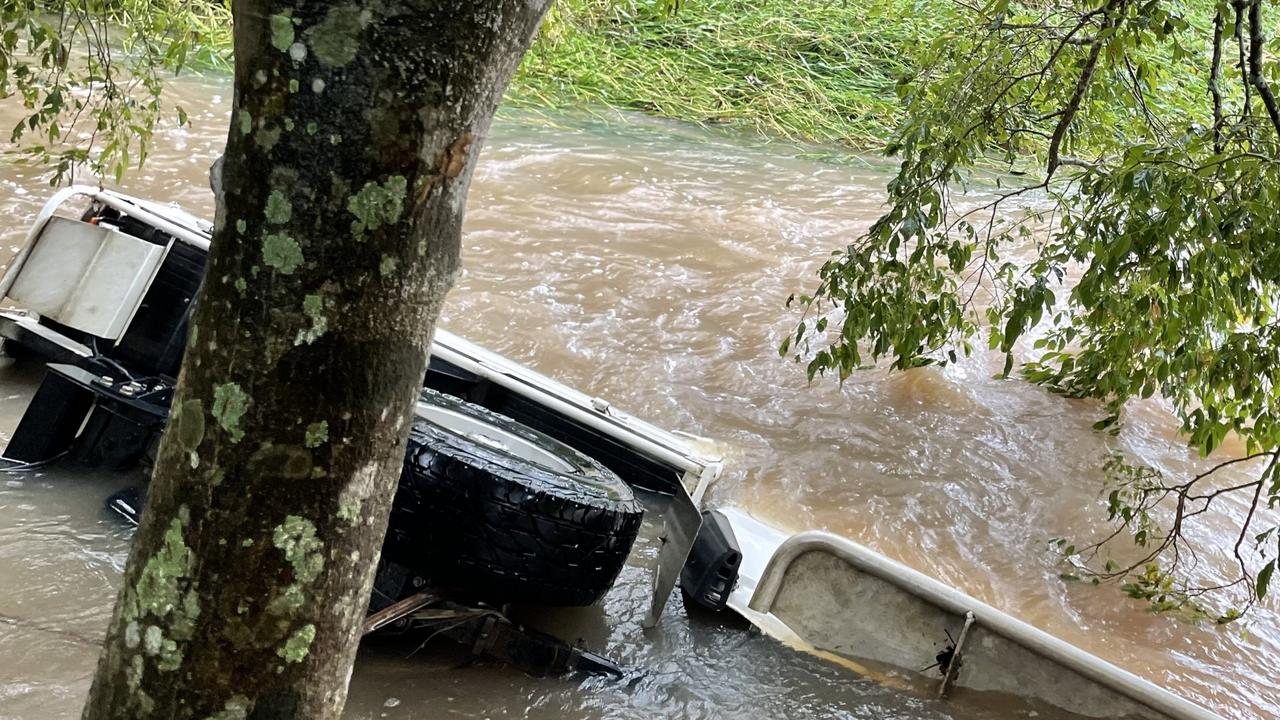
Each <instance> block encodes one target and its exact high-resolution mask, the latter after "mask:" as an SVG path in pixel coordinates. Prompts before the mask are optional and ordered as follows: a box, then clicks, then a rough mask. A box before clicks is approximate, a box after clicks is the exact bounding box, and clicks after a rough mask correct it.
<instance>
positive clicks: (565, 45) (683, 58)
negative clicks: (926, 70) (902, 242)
mask: <svg viewBox="0 0 1280 720" xmlns="http://www.w3.org/2000/svg"><path fill="white" fill-rule="evenodd" d="M669 2H670V0H665V1H664V0H658V2H657V3H656V4H655V3H652V2H643V1H641V2H629V1H627V0H559V1H558V4H557V5H556V6H555V8H554V9H553V10H552V14H551V16H550V17H549V18H548V20H547V23H546V25H545V26H544V28H543V32H542V34H541V35H540V37H539V39H538V40H537V42H536V43H535V45H534V47H533V49H532V50H531V51H530V52H529V54H528V55H527V56H526V58H525V60H524V65H523V66H522V68H521V71H520V74H519V75H518V76H517V79H516V81H515V83H514V85H513V87H512V90H511V92H510V93H509V94H508V101H509V102H512V103H514V104H516V105H525V106H544V107H545V106H564V105H570V104H582V103H587V104H599V105H607V106H610V107H616V108H629V109H634V110H640V111H644V112H650V113H654V114H658V115H662V116H665V117H670V118H676V119H679V120H686V121H691V122H696V123H705V124H725V125H732V126H736V127H740V128H742V129H745V130H750V131H755V132H759V133H762V134H765V135H772V136H781V137H784V138H788V139H793V140H805V141H815V142H820V143H835V144H840V145H845V146H849V147H855V148H866V147H873V146H876V145H878V144H880V142H881V141H882V139H883V138H885V137H886V136H888V134H889V133H890V131H891V130H892V129H893V127H894V125H895V124H896V122H897V119H898V114H899V112H900V107H899V104H898V100H897V96H896V95H895V91H894V90H895V86H896V84H897V81H898V80H899V78H901V77H902V76H904V75H905V74H907V73H909V72H911V70H912V67H913V62H912V58H913V50H914V48H916V47H918V46H921V45H924V44H927V43H929V42H930V41H932V40H933V39H934V38H935V37H937V35H938V34H939V33H940V32H942V31H943V30H945V29H946V27H947V23H948V20H949V19H952V18H953V15H954V12H955V5H954V4H953V3H952V2H949V0H847V1H845V2H840V1H839V0H825V1H824V0H745V1H744V0H686V1H685V2H684V3H682V5H681V7H680V8H679V9H678V11H677V12H675V13H670V12H668V9H669V8H668V5H669Z"/></svg>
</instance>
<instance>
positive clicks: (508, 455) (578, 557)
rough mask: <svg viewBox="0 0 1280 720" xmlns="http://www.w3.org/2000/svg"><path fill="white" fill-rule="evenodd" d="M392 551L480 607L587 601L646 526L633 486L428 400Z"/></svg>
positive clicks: (485, 416)
mask: <svg viewBox="0 0 1280 720" xmlns="http://www.w3.org/2000/svg"><path fill="white" fill-rule="evenodd" d="M418 408H419V412H418V420H417V421H416V422H415V423H414V426H413V430H412V431H411V433H410V436H409V447H408V451H407V454H406V458H405V464H404V472H403V473H402V474H401V476H400V487H399V490H398V491H397V493H396V498H395V503H394V505H393V507H392V510H391V522H390V526H389V529H388V532H387V542H386V545H385V546H384V549H383V552H384V554H385V556H386V557H388V558H389V559H391V560H392V561H394V562H397V563H400V564H402V565H404V566H406V567H408V568H410V570H411V571H412V572H414V573H419V574H422V575H424V576H425V577H427V578H429V580H430V581H431V582H432V583H433V584H437V585H441V586H451V587H455V588H459V589H461V590H464V591H466V592H468V593H472V594H474V595H475V596H476V597H477V598H478V599H483V600H489V601H497V602H508V601H509V602H516V603H519V604H524V605H590V604H592V603H594V602H596V601H597V600H599V599H600V598H601V597H602V596H603V595H604V594H605V592H606V591H608V589H609V588H610V587H611V586H612V585H613V582H614V580H616V579H617V577H618V572H619V571H620V570H621V569H622V566H623V564H624V563H625V562H626V559H627V554H628V553H629V552H630V551H631V546H632V544H633V543H634V542H635V539H636V534H637V533H638V532H639V530H640V520H641V517H642V515H643V510H642V509H641V507H640V504H639V503H638V502H637V501H636V498H635V495H634V493H632V491H631V488H630V487H628V486H627V484H626V483H624V482H623V481H622V480H620V479H619V478H618V477H617V476H616V475H614V474H613V472H611V471H610V470H608V469H606V468H605V467H604V466H603V465H601V464H600V463H598V462H596V461H595V460H593V459H591V458H589V457H587V456H586V455H583V454H582V453H580V452H578V451H577V450H574V449H573V448H571V447H569V446H567V445H565V444H563V443H561V442H559V441H557V440H554V439H552V438H550V437H547V436H546V435H543V434H542V433H540V432H537V431H535V430H532V429H530V428H528V427H526V426H524V425H521V424H519V423H517V422H515V421H514V420H511V419H509V418H506V417H503V416H502V415H497V414H495V413H492V412H490V411H488V410H485V409H484V408H482V407H479V406H477V405H473V404H471V403H467V402H464V401H462V400H458V399H456V398H453V397H451V396H448V395H442V394H440V393H437V392H435V391H433V390H425V391H423V393H422V398H421V402H420V403H419V405H418Z"/></svg>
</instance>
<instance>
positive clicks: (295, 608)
mask: <svg viewBox="0 0 1280 720" xmlns="http://www.w3.org/2000/svg"><path fill="white" fill-rule="evenodd" d="M548 4H549V0H368V1H366V2H352V3H347V4H342V3H330V2H307V1H305V0H304V1H301V2H295V3H289V2H282V1H275V2H271V1H268V0H237V2H236V3H235V7H234V11H235V23H236V27H235V50H236V75H235V107H234V110H233V116H232V124H231V131H230V137H229V138H228V142H227V150H226V154H225V156H224V158H225V161H224V163H223V168H222V173H221V175H222V179H221V187H222V192H221V193H220V197H219V199H218V212H217V228H216V231H215V234H214V242H213V248H212V252H211V256H210V261H209V267H208V271H207V274H206V277H205V283H204V288H203V291H202V294H201V296H200V298H199V300H198V303H199V304H198V308H197V310H196V313H195V319H194V322H193V324H192V327H191V335H190V338H189V341H188V350H187V355H186V360H185V362H184V365H183V369H182V374H181V378H180V380H179V383H178V392H177V397H176V399H175V400H174V403H173V411H172V414H171V422H170V425H169V430H168V432H167V433H166V434H165V438H164V441H163V443H162V445H161V449H160V456H159V459H158V462H157V464H156V470H155V476H154V478H153V480H152V483H151V491H150V498H149V501H148V505H147V509H146V512H145V513H144V515H143V519H142V526H141V527H140V528H139V530H138V533H137V536H136V538H135V539H134V545H133V550H132V552H131V554H130V556H129V562H128V566H127V568H126V570H125V578H124V583H123V587H122V588H121V590H120V594H119V597H118V598H117V600H116V609H115V614H114V617H113V618H112V621H111V627H110V630H109V632H108V635H107V639H106V645H105V648H104V651H103V654H102V658H101V660H100V662H99V666H98V672H97V676H96V678H95V679H94V683H93V689H92V690H91V692H90V695H89V700H88V703H87V705H86V707H85V712H84V717H85V718H87V719H90V720H98V719H100V718H121V719H123V718H129V719H132V718H146V717H157V718H217V719H218V720H244V719H246V718H263V719H266V718H272V719H274V718H308V719H313V718H336V717H337V716H338V715H339V713H340V712H341V709H342V706H343V703H344V701H345V699H346V687H347V680H348V678H349V676H350V671H351V665H352V662H353V660H354V656H355V650H356V645H357V642H358V638H359V625H360V621H361V620H362V618H363V617H364V615H365V612H366V608H367V598H368V596H369V592H370V586H371V584H372V580H373V570H374V566H375V564H376V562H377V558H378V552H379V548H380V546H381V543H382V538H383V534H384V532H385V530H386V521H387V513H388V509H389V507H390V503H391V497H392V495H393V493H394V490H395V486H396V481H397V479H398V477H399V474H400V467H401V463H402V462H403V455H404V443H405V437H406V434H407V432H408V424H409V422H410V419H411V417H412V411H413V407H414V399H415V398H416V396H417V391H418V389H419V388H420V386H421V383H422V378H423V374H424V371H425V368H426V361H427V353H428V350H429V346H430V339H431V336H432V331H433V328H434V325H435V321H436V318H437V316H438V314H439V311H440V307H441V303H442V302H443V300H444V296H445V293H446V292H447V291H448V289H449V287H450V286H451V284H452V282H453V278H454V276H455V274H456V273H457V270H458V267H459V258H458V255H459V232H460V225H461V222H462V211H463V204H464V200H465V198H466V194H467V186H468V183H469V180H470V177H471V174H472V169H473V167H474V165H475V160H476V156H477V155H478V154H479V150H480V146H481V143H482V141H483V139H484V136H485V134H486V132H487V131H488V127H489V122H490V120H491V118H492V115H493V112H494V109H495V107H496V106H497V104H498V101H499V100H500V98H501V96H502V92H503V90H504V89H505V87H506V85H507V82H508V80H509V79H510V77H511V75H512V73H513V72H514V71H515V68H516V66H517V65H518V63H519V60H520V58H521V56H522V55H523V53H524V50H525V49H526V48H527V46H528V44H529V42H530V40H531V38H532V36H533V34H534V32H535V31H536V28H537V25H538V23H539V21H540V19H541V17H542V15H543V13H544V11H545V10H546V6H547V5H548Z"/></svg>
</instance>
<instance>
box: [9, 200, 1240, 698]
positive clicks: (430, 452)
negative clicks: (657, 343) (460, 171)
mask: <svg viewBox="0 0 1280 720" xmlns="http://www.w3.org/2000/svg"><path fill="white" fill-rule="evenodd" d="M211 229H212V228H211V226H210V225H209V224H208V223H206V222H203V221H201V220H199V219H197V218H195V217H192V216H190V215H188V214H186V213H185V212H183V211H181V210H178V209H176V208H174V207H171V206H166V205H161V204H156V203H152V202H148V201H144V200H139V199H136V198H132V197H128V196H126V195H122V194H118V193H114V192H110V191H105V190H101V189H96V188H88V187H73V188H68V189H66V190H63V191H61V192H59V193H57V194H56V195H55V196H54V197H53V198H52V199H51V200H50V201H49V202H48V203H47V204H46V206H45V208H44V210H43V211H42V212H41V214H40V215H39V217H38V218H37V219H36V222H35V223H34V224H33V226H32V228H31V230H30V233H29V234H28V236H27V239H26V242H25V244H24V245H23V246H22V248H21V249H20V250H19V252H18V255H17V256H16V257H15V259H14V260H13V262H12V263H11V264H10V265H9V267H8V269H7V270H6V271H5V273H4V275H3V278H0V300H4V301H5V302H6V303H7V306H6V309H0V338H3V349H4V351H5V352H6V353H7V354H9V355H12V356H15V357H19V358H21V357H24V356H25V357H28V358H34V359H36V360H38V361H40V362H43V363H46V365H47V370H46V372H45V375H44V378H43V380H42V382H41V384H40V387H39V389H38V390H37V391H36V394H35V396H34V398H33V399H32V401H31V403H30V405H29V407H28V409H27V411H26V413H25V414H24V415H23V418H22V420H21V422H20V424H19V426H18V428H17V430H16V431H15V432H14V433H13V435H12V437H11V438H10V442H9V444H8V446H7V447H6V448H5V450H4V457H5V458H7V459H8V460H9V461H11V462H14V463H22V464H25V465H33V464H39V463H44V462H49V461H52V460H55V459H58V458H62V457H68V458H69V459H71V460H73V461H77V462H79V463H82V464H86V465H89V466H96V467H104V468H112V469H123V468H128V467H131V466H133V465H136V464H138V463H145V462H146V461H147V459H148V458H149V457H150V456H151V454H152V453H153V452H154V448H155V444H156V441H157V438H158V436H159V434H160V432H161V431H162V430H163V428H164V426H165V423H166V420H167V417H168V406H169V402H170V401H171V398H172V392H173V385H174V377H176V375H177V370H178V367H179V365H180V362H181V357H182V352H183V348H184V346H185V342H186V325H187V319H188V317H189V315H190V311H191V307H192V303H193V302H194V301H195V299H196V295H197V290H198V288H199V285H200V281H201V278H202V277H203V274H204V264H205V257H206V254H207V251H208V247H209V234H210V231H211ZM431 354H432V357H431V365H430V368H429V371H428V373H427V375H426V377H425V379H424V388H423V391H422V395H421V397H420V399H419V404H418V412H417V419H416V421H415V424H414V426H413V429H412V431H411V438H410V443H409V447H408V450H407V452H406V456H405V464H404V469H403V472H402V475H401V479H400V485H399V489H398V491H397V494H396V498H395V501H394V504H393V508H392V513H391V520H390V525H389V529H388V533H387V539H386V541H385V544H384V547H383V561H382V563H381V564H380V566H379V571H378V575H377V580H376V585H375V590H374V597H373V599H372V601H371V607H370V614H369V616H368V618H367V620H366V623H365V629H366V631H367V632H373V631H377V630H383V631H386V630H388V629H393V628H400V629H405V628H409V627H413V626H414V624H415V623H419V622H421V623H427V624H430V623H435V626H434V627H438V628H440V632H444V633H446V634H449V635H451V636H453V637H454V638H455V639H457V640H460V641H461V642H463V643H465V644H466V645H467V646H468V647H474V648H476V649H477V651H478V652H479V651H483V652H484V653H485V654H488V655H489V656H491V657H495V658H498V659H502V660H506V661H510V662H514V663H516V664H518V665H522V666H524V667H526V668H530V669H536V670H543V671H555V672H559V671H565V670H574V669H579V670H586V671H589V672H607V673H613V674H617V673H618V672H619V669H618V668H617V667H616V666H614V665H612V664H611V663H609V662H608V661H607V660H605V659H604V658H601V657H598V656H595V655H592V654H591V653H589V652H586V651H585V650H583V649H581V648H577V647H573V646H569V645H567V644H565V643H562V642H560V641H558V640H556V639H555V638H550V637H547V636H543V635H539V634H538V633H535V632H533V631H528V630H526V629H524V628H522V627H519V626H518V625H517V624H514V623H512V622H511V621H510V620H509V619H507V618H506V616H505V615H504V614H503V613H502V611H501V608H502V606H503V605H504V604H505V603H508V602H513V601H514V602H518V603H520V604H542V605H589V604H592V603H594V602H596V601H597V600H599V599H600V598H601V596H603V595H604V594H605V593H606V592H607V591H608V589H609V588H610V586H611V585H612V584H613V583H614V581H615V579H616V578H617V576H618V573H619V571H620V569H621V568H622V566H623V564H624V563H625V562H626V560H627V556H628V554H629V552H630V550H631V547H632V543H633V542H634V541H635V539H636V535H637V533H638V531H639V528H640V523H641V518H642V514H643V510H642V505H641V503H640V502H639V501H638V499H637V492H645V493H658V494H661V495H666V496H669V498H670V499H669V500H668V501H665V502H663V503H660V505H661V506H662V507H663V514H664V516H663V518H662V522H663V524H664V527H663V530H662V534H661V540H662V545H661V548H660V549H659V552H658V557H657V561H656V564H655V567H654V568H653V574H652V596H651V602H650V605H649V608H648V614H647V617H646V618H645V621H644V624H645V626H646V627H653V626H654V625H655V624H656V623H657V621H658V618H659V616H660V614H661V613H662V612H663V608H664V606H665V605H666V603H667V599H668V597H669V596H670V595H671V593H672V590H673V589H674V587H675V585H676V582H677V578H679V581H680V584H681V587H682V590H683V592H684V597H685V602H686V605H688V604H696V605H699V606H702V607H704V608H708V609H710V610H712V611H723V612H732V613H735V614H737V615H739V616H741V617H743V618H745V619H746V620H748V621H749V622H750V623H751V624H752V625H754V626H755V627H756V628H758V629H760V630H761V631H763V632H765V633H766V634H769V635H771V636H773V637H775V638H778V639H780V640H782V641H784V642H786V643H789V644H791V645H793V646H794V647H797V648H800V649H803V650H805V651H808V652H813V653H816V654H818V655H820V656H823V657H826V658H828V659H831V660H832V661H834V662H838V663H840V664H842V665H844V666H846V667H849V668H851V669H853V670H855V671H857V672H859V673H862V674H864V675H867V676H870V677H875V678H880V679H883V681H884V682H887V683H890V684H893V685H894V686H895V687H901V688H902V689H903V690H904V691H906V692H911V693H915V694H924V695H932V696H935V697H944V698H946V699H947V701H948V702H951V701H956V702H959V703H962V704H968V705H971V706H972V705H976V706H980V707H984V708H990V707H1004V708H1009V707H1018V708H1020V709H1019V711H1018V712H1017V713H1015V714H1019V715H1027V714H1029V713H1030V714H1031V715H1033V716H1034V714H1040V713H1042V711H1046V710H1047V711H1049V713H1050V715H1049V716H1051V717H1072V718H1075V717H1091V718H1142V719H1145V720H1213V719H1214V718H1217V717H1218V716H1217V715H1215V714H1213V713H1212V712H1210V711H1208V710H1206V709H1204V708H1202V707H1200V706H1198V705H1196V704H1194V703H1192V702H1190V701H1188V700H1186V699H1184V698H1181V697H1178V696H1176V695H1174V694H1172V693H1170V692H1168V691H1167V690H1164V689H1162V688H1160V687H1158V686H1156V685H1154V684H1152V683H1150V682H1148V681H1146V680H1143V679H1141V678H1138V677H1136V676H1134V675H1132V674H1130V673H1128V672H1126V671H1124V670H1121V669H1120V668H1117V667H1115V666H1113V665H1111V664H1109V663H1107V662H1105V661H1103V660H1101V659H1099V658H1097V657H1095V656H1092V655H1089V654H1088V653H1085V652H1083V651H1081V650H1079V649H1077V648H1075V647H1073V646H1071V645H1069V644H1067V643H1065V642H1063V641H1061V640H1059V639H1057V638H1054V637H1052V636H1049V635H1047V634H1046V633H1044V632H1042V631H1040V630H1038V629H1036V628H1033V627H1031V626H1029V625H1026V624H1024V623H1022V622H1019V621H1018V620H1017V619H1015V618H1012V617H1010V616H1008V615H1007V614H1005V613H1003V612H1001V611H999V610H998V609H995V608H992V607H990V606H988V605H985V604H983V603H981V602H980V601H978V600H976V599H974V598H972V597H969V596H967V595H965V594H963V593H961V592H959V591H957V590H955V589H954V588H950V587H947V586H945V585H943V584H942V583H939V582H938V581H936V580H934V579H932V578H929V577H927V576H925V575H922V574H921V573H918V572H916V571H914V570H911V569H909V568H905V567H903V566H901V565H898V564H896V563H894V562H892V561H890V560H888V559H887V558H884V557H883V556H880V555H878V554H877V553H875V552H873V551H871V550H869V549H867V548H865V547H862V546H860V545H858V544H856V543H854V542H851V541H849V540H847V539H845V538H841V537H837V536H834V535H830V534H827V533H824V532H819V531H808V532H800V533H788V532H784V531H782V530H780V529H778V528H775V527H772V526H770V525H768V524H766V523H764V522H761V521H760V520H759V519H757V518H755V517H754V516H752V515H751V514H750V513H749V512H747V511H745V510H743V509H741V508H734V507H723V508H718V509H715V510H707V509H704V508H702V507H701V506H702V502H703V497H704V494H705V492H706V490H707V488H708V486H709V485H710V484H711V483H713V482H714V481H715V480H716V478H717V477H718V476H719V474H720V472H721V461H720V460H719V458H717V457H715V456H714V455H713V454H710V453H708V452H706V451H705V450H704V449H703V448H705V447H706V444H705V443H699V442H697V441H696V440H695V439H693V438H690V437H688V436H682V435H677V434H675V433H672V432H668V431H665V430H662V429H660V428H657V427H654V426H653V425H650V424H648V423H645V422H643V421H641V420H639V419H637V418H634V417H631V416H629V415H627V414H625V413H623V412H620V411H619V410H617V409H615V408H613V407H612V406H611V405H610V404H609V403H608V402H606V401H604V400H602V399H600V398H593V397H590V396H587V395H585V394H583V393H581V392H579V391H577V390H574V389H572V388H569V387H566V386H564V385H562V384H560V383H558V382H556V381H554V380H552V379H550V378H548V377H546V376H544V375H541V374H539V373H537V372H535V371H533V370H531V369H529V368H527V367H524V366H522V365H519V364H518V363H515V362H512V361H510V360H508V359H506V358H503V357H501V356H499V355H497V354H495V353H492V352H490V351H488V350H486V349H484V348H482V347H479V346H477V345H475V344H473V343H470V342H468V341H466V340H464V339H462V338H459V337H456V336H454V335H452V334H450V333H448V332H445V331H440V332H438V333H437V335H436V338H435V342H434V345H433V347H432V353H431ZM144 501H145V491H143V490H141V489H138V490H135V491H133V492H128V491H126V492H125V493H122V494H117V495H116V496H113V497H112V498H111V499H110V501H109V507H111V508H112V509H113V510H115V511H116V512H117V513H119V514H120V515H122V516H124V517H125V518H126V519H132V520H133V521H135V522H136V518H137V517H138V515H139V512H140V510H141V507H142V504H143V502H144ZM442 588H448V591H447V592H446V591H444V590H442ZM424 609H429V610H430V612H425V611H424ZM1011 701H1012V705H1011V704H1010V702H1011Z"/></svg>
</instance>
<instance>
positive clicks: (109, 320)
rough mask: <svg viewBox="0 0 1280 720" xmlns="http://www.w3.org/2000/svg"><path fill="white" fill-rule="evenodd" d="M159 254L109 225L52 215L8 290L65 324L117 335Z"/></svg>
mask: <svg viewBox="0 0 1280 720" xmlns="http://www.w3.org/2000/svg"><path fill="white" fill-rule="evenodd" d="M164 255H165V248H164V247H163V246H160V245H155V244H153V243H149V242H146V241H144V240H140V239H138V238H135V237H132V236H129V235H125V234H124V233H121V232H119V231H118V230H115V229H113V228H110V227H104V226H98V225H90V224H88V223H83V222H79V221H77V220H71V219H69V218H64V217H52V218H50V219H49V221H48V223H46V224H45V226H44V229H43V231H42V232H41V233H40V235H39V237H38V238H36V240H35V242H34V245H33V246H32V248H31V250H30V253H29V254H28V256H27V257H26V259H25V262H24V263H23V265H22V268H21V270H20V271H19V272H18V274H17V277H16V278H15V279H14V281H13V284H12V286H11V287H10V288H9V293H8V294H9V297H11V298H12V299H13V300H14V301H15V302H17V303H19V304H21V305H23V306H25V307H27V308H28V309H30V310H33V311H35V312H37V313H40V314H41V315H44V316H46V317H49V318H51V319H53V320H56V321H58V322H60V323H62V324H64V325H67V326H69V327H73V328H76V329H77V330H83V331H84V332H87V333H89V334H91V335H95V336H97V337H101V338H106V339H108V340H118V339H119V338H120V337H121V336H122V335H123V334H124V331H125V328H126V327H127V325H128V321H129V318H130V317H132V315H133V311H134V309H135V308H136V307H137V305H138V303H139V302H141V301H142V296H143V294H145V293H146V290H147V287H148V286H149V285H150V284H151V280H152V278H154V277H155V273H156V270H157V268H159V266H160V261H161V260H163V259H164Z"/></svg>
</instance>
